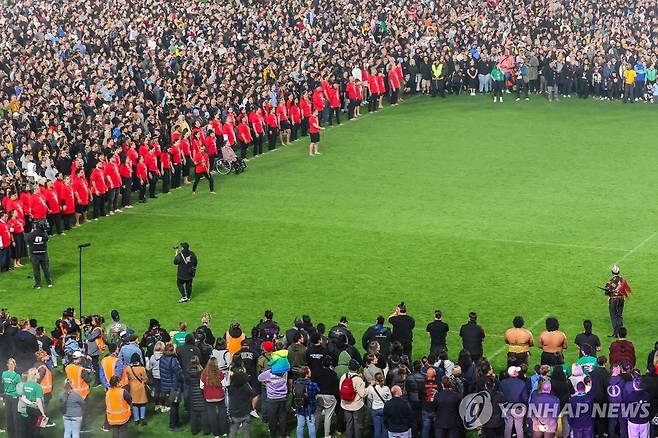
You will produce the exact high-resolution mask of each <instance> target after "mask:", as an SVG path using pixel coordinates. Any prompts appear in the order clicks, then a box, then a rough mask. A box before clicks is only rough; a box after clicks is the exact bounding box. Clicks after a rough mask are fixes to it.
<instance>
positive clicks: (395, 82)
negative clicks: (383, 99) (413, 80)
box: [388, 63, 400, 105]
mask: <svg viewBox="0 0 658 438" xmlns="http://www.w3.org/2000/svg"><path fill="white" fill-rule="evenodd" d="M388 85H389V89H390V92H391V94H390V96H391V105H397V104H398V94H399V93H400V77H399V76H398V71H397V69H396V67H395V64H393V63H391V64H389V66H388Z"/></svg>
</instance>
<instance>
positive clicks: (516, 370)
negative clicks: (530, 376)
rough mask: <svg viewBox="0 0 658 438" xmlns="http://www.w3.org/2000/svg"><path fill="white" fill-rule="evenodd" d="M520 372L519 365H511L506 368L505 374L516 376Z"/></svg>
mask: <svg viewBox="0 0 658 438" xmlns="http://www.w3.org/2000/svg"><path fill="white" fill-rule="evenodd" d="M520 372H521V368H520V367H515V366H511V367H509V368H507V375H508V376H510V377H518V376H519V373H520Z"/></svg>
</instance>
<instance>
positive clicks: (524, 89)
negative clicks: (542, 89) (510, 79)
mask: <svg viewBox="0 0 658 438" xmlns="http://www.w3.org/2000/svg"><path fill="white" fill-rule="evenodd" d="M529 90H530V84H529V83H528V82H525V81H524V80H523V79H519V80H517V81H516V97H517V98H518V99H520V98H521V97H523V98H524V99H525V98H527V97H528V91H529Z"/></svg>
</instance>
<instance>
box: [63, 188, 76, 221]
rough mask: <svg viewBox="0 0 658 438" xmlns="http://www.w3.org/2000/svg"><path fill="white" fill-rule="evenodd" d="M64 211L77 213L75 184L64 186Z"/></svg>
mask: <svg viewBox="0 0 658 438" xmlns="http://www.w3.org/2000/svg"><path fill="white" fill-rule="evenodd" d="M60 200H61V201H62V213H64V214H73V213H75V196H74V195H73V186H67V185H66V184H64V185H63V186H62V196H61V198H60Z"/></svg>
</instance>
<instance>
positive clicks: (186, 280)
mask: <svg viewBox="0 0 658 438" xmlns="http://www.w3.org/2000/svg"><path fill="white" fill-rule="evenodd" d="M174 251H175V252H176V255H175V256H174V265H176V266H178V270H177V273H176V284H177V286H178V291H179V292H180V300H178V302H179V303H184V302H185V301H189V300H190V298H191V297H192V281H193V280H194V276H195V275H196V265H197V259H196V254H194V253H193V252H192V251H190V245H189V244H188V243H187V242H182V243H181V244H180V245H178V246H177V247H175V248H174Z"/></svg>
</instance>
